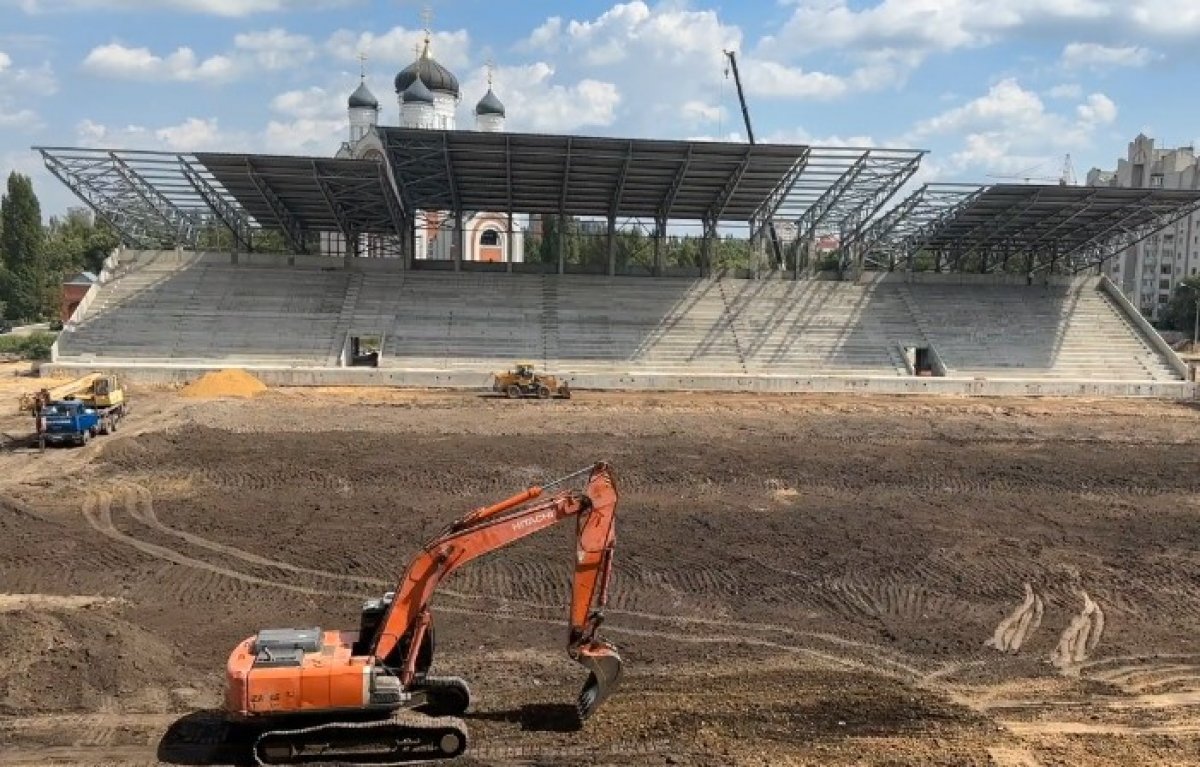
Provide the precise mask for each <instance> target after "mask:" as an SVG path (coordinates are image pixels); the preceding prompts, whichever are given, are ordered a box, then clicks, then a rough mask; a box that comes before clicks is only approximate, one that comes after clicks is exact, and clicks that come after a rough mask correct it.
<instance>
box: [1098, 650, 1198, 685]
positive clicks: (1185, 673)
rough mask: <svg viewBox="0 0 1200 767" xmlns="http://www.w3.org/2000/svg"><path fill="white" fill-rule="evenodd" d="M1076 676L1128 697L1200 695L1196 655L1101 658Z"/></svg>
mask: <svg viewBox="0 0 1200 767" xmlns="http://www.w3.org/2000/svg"><path fill="white" fill-rule="evenodd" d="M1079 674H1080V676H1082V677H1083V678H1084V679H1092V680H1096V681H1099V682H1104V683H1106V684H1111V685H1113V686H1115V687H1117V688H1118V689H1120V690H1122V691H1123V692H1126V693H1129V694H1131V695H1168V694H1178V693H1195V692H1200V654H1195V655H1166V656H1159V657H1156V658H1140V657H1128V656H1120V657H1115V658H1104V659H1101V660H1096V661H1090V662H1087V663H1084V664H1082V665H1081V667H1080V668H1079Z"/></svg>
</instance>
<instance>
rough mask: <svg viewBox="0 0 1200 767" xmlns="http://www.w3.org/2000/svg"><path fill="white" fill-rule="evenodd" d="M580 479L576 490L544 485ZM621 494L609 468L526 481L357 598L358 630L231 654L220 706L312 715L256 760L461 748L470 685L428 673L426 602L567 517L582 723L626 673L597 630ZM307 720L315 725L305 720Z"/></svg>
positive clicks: (275, 736) (571, 641) (254, 715)
mask: <svg viewBox="0 0 1200 767" xmlns="http://www.w3.org/2000/svg"><path fill="white" fill-rule="evenodd" d="M584 475H586V477H587V479H586V482H585V483H584V487H583V488H582V490H569V489H568V490H560V491H558V492H554V493H550V492H549V491H551V490H553V489H554V488H558V487H565V486H566V484H567V482H569V481H571V480H573V479H576V478H578V477H581V476H584ZM617 495H618V494H617V488H616V478H615V476H614V474H613V471H612V468H611V467H610V466H609V465H608V464H606V463H597V464H595V465H594V466H591V467H589V468H587V469H584V470H582V471H579V472H576V473H575V474H572V475H570V476H568V477H564V478H563V479H560V480H556V481H555V482H551V483H548V484H547V485H545V486H534V487H531V488H529V489H527V490H524V491H522V492H521V493H518V494H516V495H514V496H512V497H510V498H507V499H505V500H503V501H501V502H499V503H497V504H494V505H492V506H486V507H483V508H480V509H476V510H475V511H473V512H471V513H470V514H467V515H466V516H464V517H462V518H461V519H459V520H458V521H456V522H454V523H452V524H450V525H448V526H447V527H446V528H445V529H443V530H442V531H441V533H439V534H438V535H437V536H436V537H435V538H434V539H433V540H431V541H430V542H429V543H427V544H426V545H425V546H424V547H422V549H421V550H420V551H419V552H418V553H417V555H416V556H415V557H414V558H413V559H412V561H411V562H410V563H409V565H408V567H407V569H406V570H405V572H404V575H403V577H402V579H401V580H400V582H399V584H397V587H396V589H395V591H393V592H389V593H388V594H387V595H385V597H384V598H383V599H376V600H369V601H368V602H367V603H366V604H365V605H364V608H363V613H362V623H361V625H360V627H359V630H358V631H323V630H321V629H320V628H310V629H269V630H264V631H261V632H259V634H257V635H256V636H254V637H250V638H248V639H246V640H244V641H243V642H242V643H240V644H239V645H238V646H237V647H236V648H235V649H234V651H233V653H232V654H231V655H230V658H229V665H228V679H227V687H226V698H225V705H226V710H227V711H228V712H229V713H230V714H231V715H233V716H234V717H235V718H237V719H240V720H260V721H262V720H281V719H288V720H290V719H293V718H294V717H296V716H297V715H303V716H304V717H305V720H306V722H307V724H306V725H305V726H303V727H282V726H281V727H276V728H271V729H269V730H267V731H266V732H264V733H263V734H262V736H261V737H260V738H259V739H258V741H257V742H256V744H255V758H256V759H257V761H258V762H259V763H260V764H268V763H270V764H286V763H292V762H294V761H297V760H300V761H311V760H312V759H313V758H320V759H338V760H339V761H341V762H345V761H347V759H346V757H347V755H356V756H358V757H362V753H361V750H362V749H363V748H364V747H368V750H370V751H371V755H372V757H373V758H374V757H379V758H386V759H390V758H394V757H396V756H406V757H408V756H415V755H432V758H451V757H453V756H456V755H458V754H459V753H461V752H462V750H463V749H465V748H466V742H467V736H466V728H465V725H463V724H462V722H460V721H459V720H458V719H455V718H454V717H456V716H458V715H459V714H462V713H463V712H464V711H466V709H467V707H468V706H469V704H470V692H469V690H468V688H467V685H466V682H464V681H463V680H461V679H458V678H457V677H434V676H431V675H430V674H429V668H430V664H431V663H432V653H433V616H432V613H431V609H430V600H431V599H432V598H433V596H434V594H435V593H436V590H437V587H438V585H439V584H440V583H441V582H442V580H444V579H445V578H446V577H448V576H449V575H450V574H451V573H453V572H454V571H455V570H457V569H458V568H460V567H462V566H463V565H465V564H467V563H468V562H470V561H471V560H473V559H476V558H478V557H479V556H482V555H484V554H488V553H491V552H494V551H497V550H499V549H502V548H504V547H506V546H509V545H511V544H513V543H515V542H517V541H519V540H522V539H524V538H528V537H530V536H532V535H536V534H537V533H539V532H541V531H543V530H546V529H548V528H550V527H552V526H554V525H556V524H557V523H559V522H562V521H565V520H567V519H573V520H574V523H575V542H576V544H575V565H574V568H575V569H574V575H573V581H572V592H571V605H570V610H569V617H568V635H567V653H568V655H570V657H571V658H572V659H573V660H575V661H576V662H578V663H579V664H581V665H582V666H583V667H584V668H586V669H587V670H588V672H589V674H588V680H587V682H586V683H585V685H584V688H583V690H582V691H581V692H580V695H579V700H578V713H579V717H580V719H581V720H583V719H586V718H588V717H589V716H591V714H592V713H594V712H595V710H596V709H597V708H598V707H599V706H600V704H601V703H603V702H604V700H605V699H606V698H607V697H608V696H609V695H610V694H611V693H612V692H613V690H614V689H615V687H616V685H617V683H618V682H619V680H620V677H621V657H620V655H619V653H618V652H617V649H616V648H615V647H613V646H612V645H610V644H608V643H607V642H605V641H603V640H602V639H601V638H600V637H599V628H600V624H601V622H602V621H603V616H604V607H605V604H606V603H607V601H608V586H609V579H610V576H611V574H612V558H613V546H614V542H615V537H616V528H615V520H616V509H617ZM404 709H408V710H407V711H405V710H404ZM364 714H365V715H375V716H377V715H380V714H383V715H390V716H391V718H389V719H386V720H384V721H382V722H376V723H374V724H370V725H366V724H363V723H362V722H361V721H359V720H358V719H357V718H356V717H360V716H362V715H364ZM313 715H316V716H317V717H318V718H319V719H320V720H321V721H318V722H317V723H316V724H311V722H312V717H313ZM422 716H424V720H421V719H420V717H422ZM414 717H416V718H414ZM371 749H374V750H371ZM350 761H353V759H351V760H350Z"/></svg>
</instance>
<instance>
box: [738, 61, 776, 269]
mask: <svg viewBox="0 0 1200 767" xmlns="http://www.w3.org/2000/svg"><path fill="white" fill-rule="evenodd" d="M725 57H726V58H727V59H729V67H727V68H726V69H725V76H726V77H729V73H730V71H732V72H733V82H734V84H735V85H737V93H738V101H739V102H740V103H741V105H742V119H743V120H745V122H746V138H748V139H750V143H751V144H754V143H755V141H754V128H753V126H751V125H750V108H749V107H747V106H746V93H745V91H743V90H742V77H741V75H740V74H738V65H737V56H736V55H735V54H734V52H733V51H729V50H727V51H725ZM767 233H768V235H769V238H770V240H771V251H772V252H773V253H774V254H775V263H776V265H777V266H779V267H782V266H784V263H783V247H782V246H780V244H779V234H778V233H777V232H776V231H775V221H774V220H773V219H767Z"/></svg>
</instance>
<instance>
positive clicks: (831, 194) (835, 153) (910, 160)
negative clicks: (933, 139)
mask: <svg viewBox="0 0 1200 767" xmlns="http://www.w3.org/2000/svg"><path fill="white" fill-rule="evenodd" d="M925 154H926V152H925V151H923V150H910V149H883V148H853V147H811V148H810V151H809V152H808V154H807V155H806V156H805V158H804V160H803V162H802V163H799V164H798V165H797V167H796V168H795V169H794V171H793V173H792V174H791V175H790V176H789V178H788V179H786V181H787V185H786V186H782V185H781V187H780V188H779V189H777V191H776V192H775V193H773V194H772V195H771V198H769V202H768V205H769V207H768V208H766V209H765V210H764V215H763V216H761V217H760V218H759V220H758V221H757V222H756V224H757V225H758V226H759V227H761V226H762V225H764V224H765V222H766V221H768V220H772V219H773V220H775V222H776V225H777V226H779V227H780V229H781V234H782V232H788V235H789V239H790V240H791V241H790V243H789V247H788V249H787V253H788V257H789V260H790V261H791V262H792V265H793V266H794V267H795V268H796V269H797V271H799V269H802V268H803V267H804V265H805V264H806V263H807V260H808V257H809V255H810V252H811V249H812V247H813V245H814V244H815V242H816V241H817V239H819V238H821V237H824V236H829V235H831V236H834V237H836V238H837V241H838V249H839V251H840V253H841V267H842V269H843V270H844V269H846V268H849V267H850V266H852V265H854V264H855V263H856V262H859V261H861V247H860V242H861V239H862V236H863V232H864V230H865V228H866V227H867V225H868V224H870V223H871V222H872V221H873V220H874V219H875V218H876V217H877V216H878V214H879V212H880V211H881V210H882V209H883V208H884V206H885V205H887V203H888V201H889V200H891V199H892V198H893V197H895V195H896V193H897V192H899V191H900V189H901V187H903V186H904V184H906V183H908V181H909V180H910V179H911V178H912V177H913V175H914V174H915V173H916V172H917V169H918V168H919V167H920V164H921V160H922V158H923V157H924V156H925ZM781 222H782V223H781ZM789 230H790V231H789Z"/></svg>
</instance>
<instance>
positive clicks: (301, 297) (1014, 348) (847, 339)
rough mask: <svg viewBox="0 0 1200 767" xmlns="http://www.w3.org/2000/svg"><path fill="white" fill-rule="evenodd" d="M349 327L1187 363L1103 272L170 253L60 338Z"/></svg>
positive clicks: (342, 332) (830, 365)
mask: <svg viewBox="0 0 1200 767" xmlns="http://www.w3.org/2000/svg"><path fill="white" fill-rule="evenodd" d="M352 333H357V334H382V335H384V336H385V344H384V350H383V362H382V364H383V365H384V366H390V367H403V366H406V365H412V366H417V367H419V366H421V365H433V366H434V367H443V368H455V369H459V368H464V369H470V368H471V367H472V366H478V365H483V366H484V367H486V368H488V369H491V368H494V367H496V366H497V365H498V364H499V365H500V366H503V365H505V364H507V362H509V361H511V360H513V359H517V358H529V359H534V360H540V361H541V362H542V363H543V364H547V365H561V366H564V367H565V368H576V369H580V370H593V371H599V372H603V371H611V370H623V369H631V370H642V371H648V370H654V371H659V372H670V373H678V374H681V375H688V374H703V373H706V372H732V373H757V374H771V375H776V374H778V375H792V374H803V375H809V374H811V375H821V374H826V373H834V374H838V375H841V374H843V373H844V374H847V375H871V376H874V375H880V376H895V375H897V374H898V373H899V372H902V371H903V360H902V358H901V355H900V351H899V346H900V345H924V344H932V345H933V346H934V347H935V348H936V349H937V350H938V352H939V354H940V355H941V357H942V359H943V361H944V362H945V364H946V365H947V366H948V367H949V368H950V370H951V372H952V373H954V374H956V375H960V374H961V375H967V376H972V375H988V376H1011V375H1019V376H1026V377H1045V378H1081V379H1088V380H1091V379H1095V380H1113V379H1115V378H1120V379H1128V380H1147V381H1149V380H1161V381H1169V380H1178V377H1177V376H1176V375H1175V374H1174V372H1173V370H1172V369H1171V368H1170V366H1169V365H1167V364H1166V360H1165V359H1164V358H1163V357H1162V356H1161V355H1160V354H1158V352H1157V351H1156V350H1155V349H1154V348H1153V347H1152V346H1151V345H1150V344H1149V343H1148V342H1147V341H1146V339H1145V338H1143V337H1142V335H1141V333H1140V332H1139V331H1137V330H1136V329H1135V328H1134V327H1133V326H1132V325H1131V324H1130V323H1129V322H1128V321H1127V320H1126V318H1124V316H1123V315H1122V314H1121V312H1120V311H1119V310H1118V309H1117V308H1116V307H1115V305H1113V304H1112V302H1111V301H1109V300H1108V299H1107V298H1106V296H1104V295H1103V294H1102V293H1100V291H1099V290H1097V289H1096V286H1095V283H1094V282H1081V283H1078V284H1077V285H1074V286H1071V287H1069V288H1067V287H1056V288H1050V289H1045V288H1042V287H1034V288H1029V287H1026V286H994V285H962V284H960V285H929V284H920V283H912V284H909V283H899V282H896V283H892V282H883V283H877V284H850V283H836V282H815V281H801V282H791V281H781V280H764V281H748V280H724V281H715V280H704V279H681V278H665V279H642V278H628V277H602V276H582V275H580V276H576V275H568V276H558V275H520V274H486V273H437V274H435V273H429V272H394V273H392V272H387V273H384V272H375V271H363V272H361V273H353V274H351V273H347V272H344V271H340V270H336V269H335V270H330V271H324V270H321V269H316V268H283V267H280V268H268V267H260V266H253V267H250V266H230V265H228V264H218V263H209V262H201V261H200V260H198V259H190V260H189V259H184V260H179V259H178V258H177V257H176V256H175V254H173V253H166V254H151V255H150V256H147V257H146V258H145V259H144V260H143V259H138V260H137V261H136V262H134V263H133V264H131V265H129V266H128V269H127V270H126V271H124V272H123V273H122V276H120V277H119V278H118V279H117V280H115V281H114V282H112V283H110V284H108V285H105V286H103V287H102V288H101V292H100V294H99V295H98V296H97V299H96V300H95V301H94V302H93V304H92V310H91V311H90V312H89V313H88V316H87V317H86V318H85V319H84V322H83V323H82V324H81V325H80V326H79V327H78V328H76V329H75V332H71V333H65V334H64V335H63V337H62V339H61V341H60V351H61V353H62V354H63V355H64V356H70V355H73V354H74V355H84V354H87V355H105V356H108V357H113V356H127V357H130V358H133V359H168V360H181V359H186V358H194V359H210V358H213V357H221V358H228V357H229V355H236V356H238V357H248V358H251V359H263V360H268V359H285V360H305V361H309V362H310V363H311V364H326V365H328V364H334V362H335V360H336V357H337V354H338V353H339V352H340V349H341V345H342V343H343V342H344V339H345V338H346V336H347V335H348V334H352ZM222 353H224V356H223V357H222V356H221V355H222ZM962 371H967V372H965V373H964V372H962Z"/></svg>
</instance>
